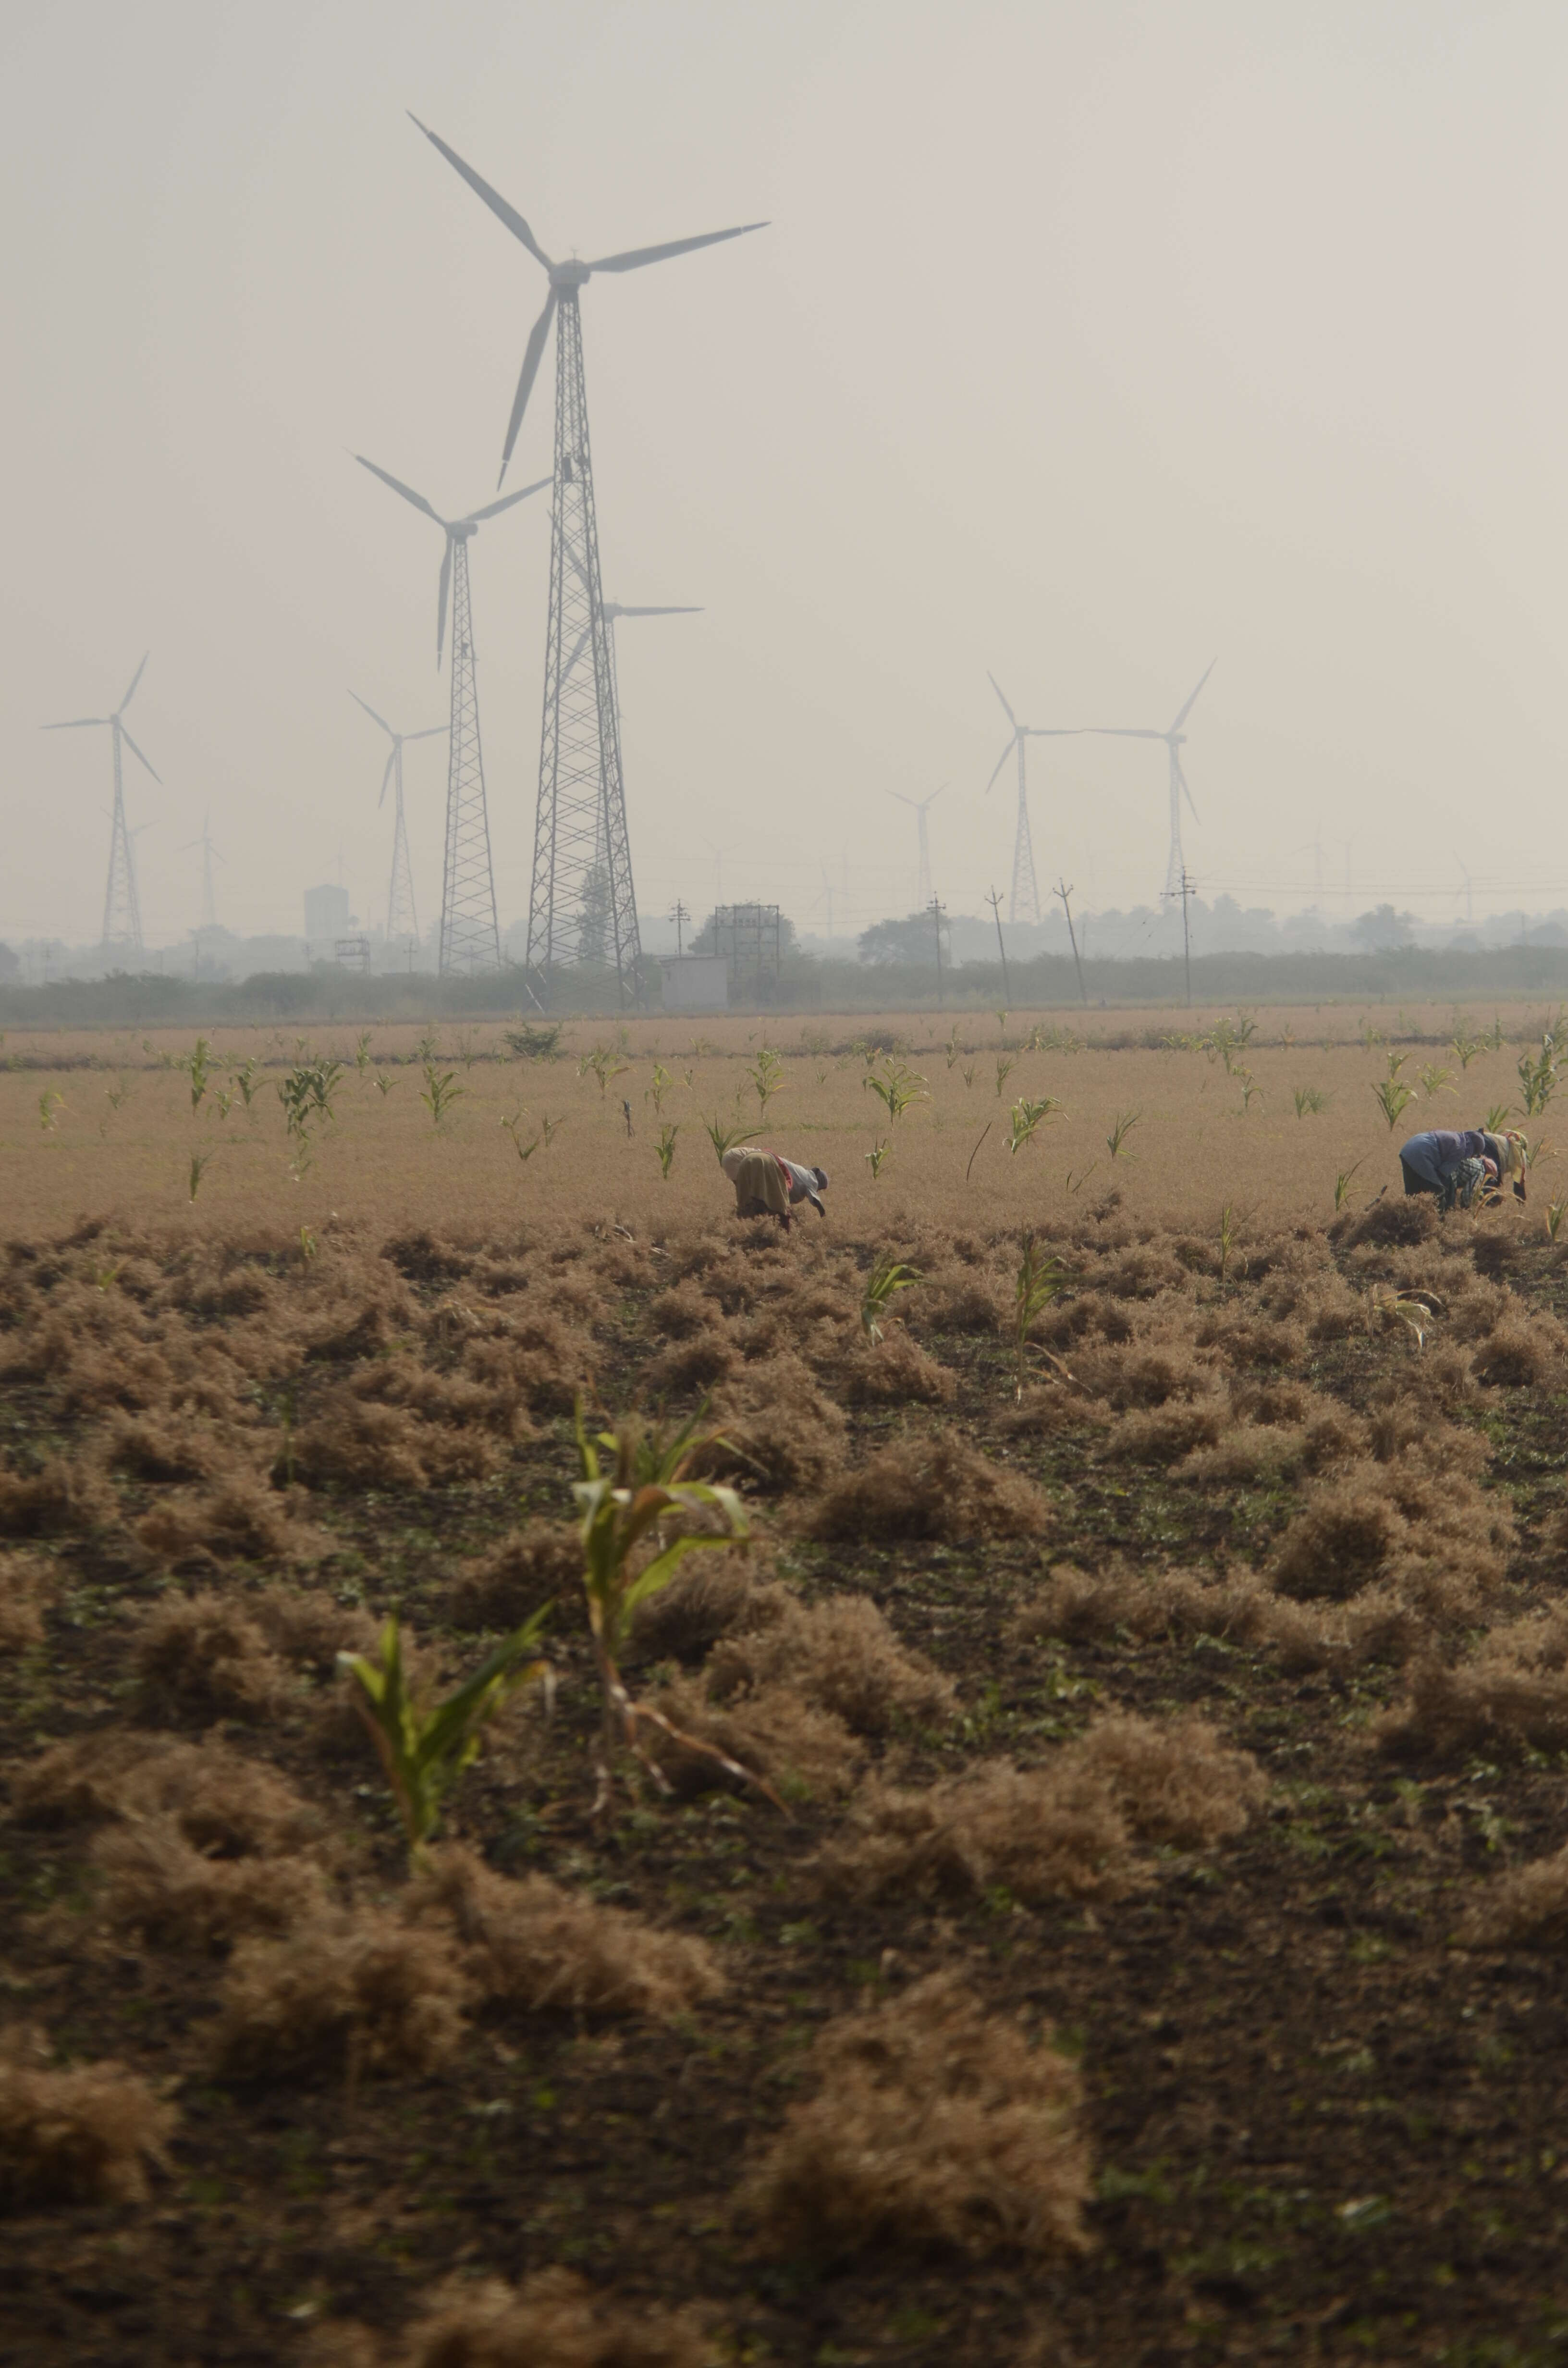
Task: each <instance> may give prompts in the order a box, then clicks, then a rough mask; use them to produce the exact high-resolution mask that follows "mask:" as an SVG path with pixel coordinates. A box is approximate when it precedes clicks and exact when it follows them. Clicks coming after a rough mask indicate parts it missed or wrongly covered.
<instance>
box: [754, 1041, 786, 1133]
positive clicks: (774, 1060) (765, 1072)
mask: <svg viewBox="0 0 1568 2368" xmlns="http://www.w3.org/2000/svg"><path fill="white" fill-rule="evenodd" d="M746 1075H747V1076H748V1077H749V1078H750V1079H751V1082H752V1090H753V1092H754V1093H755V1094H756V1114H757V1118H758V1121H761V1120H763V1119H766V1117H767V1105H768V1103H769V1102H770V1101H771V1100H772V1099H773V1097H774V1095H775V1094H781V1093H782V1092H783V1090H784V1086H785V1076H784V1063H783V1059H782V1057H781V1055H780V1054H778V1053H775V1052H774V1051H773V1050H772V1048H771V1047H770V1046H769V1045H767V1044H765V1045H764V1046H763V1047H762V1050H761V1051H760V1052H759V1053H758V1054H757V1056H756V1060H755V1061H754V1062H752V1064H750V1066H749V1067H748V1069H747V1070H746Z"/></svg>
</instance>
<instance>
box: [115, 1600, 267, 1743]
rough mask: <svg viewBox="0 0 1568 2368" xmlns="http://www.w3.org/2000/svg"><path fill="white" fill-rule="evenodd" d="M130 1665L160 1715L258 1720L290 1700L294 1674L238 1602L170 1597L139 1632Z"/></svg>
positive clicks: (152, 1705) (147, 1697) (148, 1617)
mask: <svg viewBox="0 0 1568 2368" xmlns="http://www.w3.org/2000/svg"><path fill="white" fill-rule="evenodd" d="M131 1665H132V1667H133V1668H134V1669H135V1671H136V1674H137V1676H138V1678H139V1679H141V1682H142V1692H143V1695H144V1697H145V1698H146V1700H147V1702H148V1703H149V1705H150V1706H151V1707H152V1708H153V1709H154V1710H156V1711H157V1712H159V1713H162V1714H164V1715H165V1716H170V1717H177V1716H180V1715H182V1714H186V1715H190V1714H194V1715H197V1716H200V1715H205V1716H206V1717H208V1718H246V1719H261V1718H267V1717H270V1716H271V1715H273V1713H276V1712H277V1711H278V1710H280V1709H281V1708H282V1707H283V1705H284V1703H285V1702H287V1700H288V1698H289V1693H290V1679H289V1672H288V1670H287V1669H286V1668H285V1667H284V1665H283V1663H282V1662H281V1661H280V1660H279V1659H278V1656H277V1655H276V1653H274V1652H273V1651H272V1649H271V1647H270V1646H269V1645H268V1644H267V1639H266V1637H265V1636H264V1635H263V1634H262V1632H261V1630H260V1628H259V1627H258V1626H257V1625H256V1622H255V1621H254V1620H253V1619H251V1618H250V1616H249V1614H248V1613H247V1612H245V1611H242V1610H241V1609H240V1607H239V1605H238V1604H237V1603H236V1602H235V1601H234V1600H233V1598H231V1597H229V1596H225V1595H219V1594H217V1593H214V1592H208V1593H203V1594H198V1595H191V1596H183V1595H171V1596H165V1598H164V1600H163V1601H162V1602H161V1603H157V1604H154V1606H153V1609H152V1611H149V1612H148V1614H147V1616H146V1618H145V1619H144V1620H143V1621H142V1624H141V1626H140V1628H139V1629H138V1630H137V1631H136V1634H135V1637H134V1639H133V1642H132V1645H131Z"/></svg>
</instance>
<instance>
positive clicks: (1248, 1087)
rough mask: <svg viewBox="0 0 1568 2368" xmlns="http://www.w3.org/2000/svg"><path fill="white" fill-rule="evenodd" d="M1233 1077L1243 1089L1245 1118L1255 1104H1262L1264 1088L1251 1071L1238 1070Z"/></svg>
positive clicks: (1243, 1114)
mask: <svg viewBox="0 0 1568 2368" xmlns="http://www.w3.org/2000/svg"><path fill="white" fill-rule="evenodd" d="M1233 1076H1234V1077H1235V1080H1236V1083H1237V1085H1238V1086H1240V1087H1241V1089H1242V1116H1243V1117H1244V1118H1245V1116H1246V1114H1247V1112H1248V1110H1251V1108H1252V1106H1253V1104H1254V1102H1260V1101H1261V1100H1262V1099H1263V1087H1261V1086H1260V1085H1259V1084H1258V1082H1257V1079H1256V1077H1255V1076H1253V1073H1252V1071H1251V1070H1250V1069H1236V1070H1234V1071H1233Z"/></svg>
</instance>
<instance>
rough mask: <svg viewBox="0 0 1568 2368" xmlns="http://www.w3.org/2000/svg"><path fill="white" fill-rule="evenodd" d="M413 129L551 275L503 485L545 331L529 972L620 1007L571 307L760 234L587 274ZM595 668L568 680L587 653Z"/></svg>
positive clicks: (611, 749)
mask: <svg viewBox="0 0 1568 2368" xmlns="http://www.w3.org/2000/svg"><path fill="white" fill-rule="evenodd" d="M413 120H414V121H415V123H417V124H418V126H419V129H420V131H423V132H424V133H425V136H426V139H427V140H428V141H429V142H431V144H432V146H433V147H435V148H437V149H439V151H440V153H441V154H442V155H443V156H444V157H445V158H446V159H447V162H448V163H449V165H451V166H452V167H453V168H454V170H455V171H457V172H458V173H460V175H461V176H462V177H463V179H464V180H465V181H466V182H467V183H468V185H469V187H470V188H472V190H473V191H474V192H475V194H476V195H477V196H478V197H480V198H482V199H483V200H484V203H485V204H486V205H487V206H488V207H489V208H490V210H491V211H492V213H494V215H495V216H496V217H497V218H498V219H499V220H500V221H501V222H505V223H506V228H507V229H508V230H509V231H510V232H511V233H512V235H513V237H514V238H516V239H517V240H519V241H520V242H521V244H522V245H524V246H526V247H527V248H528V253H529V254H530V255H531V256H533V258H534V260H535V262H536V263H538V264H540V266H541V267H542V268H543V269H544V270H545V271H546V272H547V273H548V275H549V279H550V292H549V294H548V295H547V296H546V298H545V302H544V309H543V311H542V312H541V313H540V315H539V318H538V319H537V320H536V321H535V323H534V324H533V327H532V329H531V330H530V332H529V334H528V346H527V348H526V350H525V352H524V355H523V366H522V370H521V373H520V375H519V377H518V380H517V393H516V394H515V396H514V397H513V401H512V416H511V419H510V421H509V423H508V425H507V429H506V445H505V448H504V450H503V452H502V456H501V475H502V477H503V479H504V478H505V476H506V467H507V463H508V462H509V461H510V460H511V457H512V448H513V446H514V445H515V444H516V442H517V431H518V429H519V428H520V427H521V426H522V423H523V415H524V413H525V412H526V410H527V409H528V396H529V394H530V393H532V391H533V383H534V381H535V379H536V378H537V377H538V375H539V367H540V362H541V360H542V359H543V358H544V348H545V343H546V340H547V339H548V337H549V336H550V330H551V323H552V322H553V323H554V324H555V333H556V335H555V466H554V480H555V495H554V504H553V508H552V514H551V539H550V615H549V621H548V624H547V627H546V632H545V661H544V715H543V720H542V723H541V726H540V764H539V804H538V807H537V809H536V812H535V816H534V860H533V876H532V881H531V882H530V886H529V892H528V969H529V971H530V972H532V973H535V974H536V976H538V977H539V978H540V981H541V982H542V984H543V989H544V993H545V995H546V996H547V997H548V994H549V985H550V980H551V976H552V974H553V973H554V972H556V971H557V970H561V969H565V968H572V967H575V966H577V965H579V964H582V963H585V962H586V963H597V964H604V965H607V966H608V963H609V962H611V961H613V962H614V965H615V973H616V985H617V990H618V994H619V1000H620V1003H621V1004H622V1006H623V1007H624V1005H625V1004H626V1003H627V1002H628V1001H634V1000H636V999H637V996H638V995H639V992H640V986H641V968H642V939H641V936H640V933H639V928H638V921H637V899H636V894H635V892H634V890H633V886H632V878H631V840H630V835H629V831H628V826H627V815H626V784H625V777H624V774H623V771H622V768H621V756H620V727H619V717H618V714H617V712H616V696H615V659H614V651H613V647H612V643H611V638H610V625H611V620H610V619H609V618H608V615H607V611H606V604H605V600H604V596H603V587H602V583H601V578H600V573H599V537H598V517H597V507H596V503H595V497H594V472H593V455H592V450H591V448H590V445H589V440H588V397H587V388H586V385H585V380H584V374H583V320H582V312H581V307H580V305H579V302H578V299H579V296H580V293H581V291H582V290H583V288H584V287H585V285H586V283H587V281H588V280H589V279H591V278H592V276H593V275H594V273H595V272H596V271H611V272H621V271H637V270H641V269H642V267H643V266H644V265H645V264H649V263H662V262H664V261H665V259H666V258H667V257H669V256H676V255H686V254H688V253H690V252H691V251H692V250H693V249H694V248H697V247H699V246H713V245H717V244H718V243H719V242H720V241H721V240H723V239H730V238H739V237H741V236H743V235H744V233H745V232H746V231H750V230H760V229H762V228H763V227H764V225H763V224H762V223H761V222H744V223H741V224H739V225H737V227H736V228H734V229H733V230H720V231H708V232H705V233H702V234H701V235H700V236H699V237H697V238H681V239H672V240H669V241H666V242H665V244H664V245H658V246H644V247H634V248H629V249H627V250H626V252H625V253H623V254H619V255H607V256H599V257H597V260H595V261H593V262H591V263H582V262H577V261H575V260H573V261H568V262H564V263H558V262H556V261H555V260H553V258H552V257H551V256H548V255H547V254H546V253H545V251H544V249H543V247H542V246H540V243H539V241H538V240H537V239H536V238H535V236H534V234H533V232H532V231H531V230H530V229H529V227H528V223H527V222H526V221H525V220H524V218H523V216H522V215H521V214H520V213H518V211H517V208H516V207H515V206H513V205H511V204H509V203H508V201H507V200H506V199H505V198H504V197H502V196H501V195H500V193H499V192H498V191H497V190H495V189H493V188H491V186H490V184H489V182H488V181H485V180H483V179H482V178H481V176H480V175H479V174H478V173H476V172H475V171H474V169H473V167H472V165H467V164H465V163H464V161H463V159H462V158H461V157H460V155H459V154H457V152H456V151H455V149H452V148H449V147H448V145H447V143H446V142H445V141H444V140H441V139H439V138H437V135H436V133H435V132H433V131H429V130H428V129H427V127H426V125H425V124H423V123H419V119H418V117H417V116H415V118H414V119H413ZM580 643H586V645H587V647H589V648H591V650H592V652H593V665H592V666H591V667H589V666H577V665H576V664H575V663H574V653H575V651H576V649H577V647H578V646H579V644H580Z"/></svg>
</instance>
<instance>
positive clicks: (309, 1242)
mask: <svg viewBox="0 0 1568 2368" xmlns="http://www.w3.org/2000/svg"><path fill="white" fill-rule="evenodd" d="M315 1254H316V1229H315V1227H314V1226H313V1225H301V1227H300V1257H301V1261H302V1263H303V1264H304V1265H306V1266H309V1264H310V1262H311V1260H312V1258H314V1256H315Z"/></svg>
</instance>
